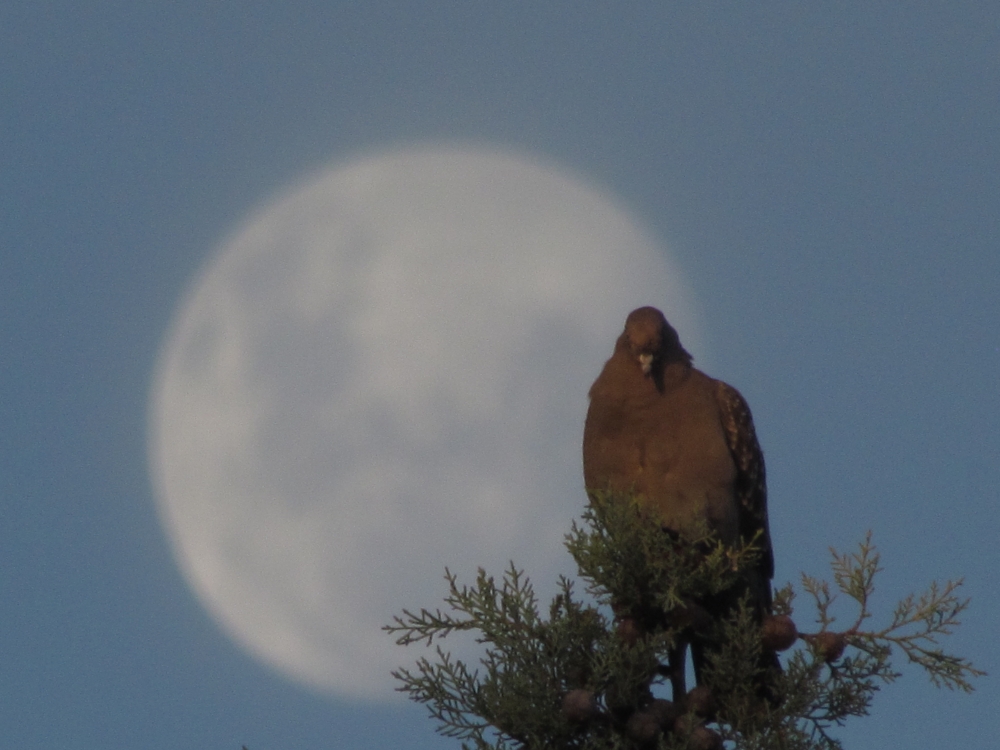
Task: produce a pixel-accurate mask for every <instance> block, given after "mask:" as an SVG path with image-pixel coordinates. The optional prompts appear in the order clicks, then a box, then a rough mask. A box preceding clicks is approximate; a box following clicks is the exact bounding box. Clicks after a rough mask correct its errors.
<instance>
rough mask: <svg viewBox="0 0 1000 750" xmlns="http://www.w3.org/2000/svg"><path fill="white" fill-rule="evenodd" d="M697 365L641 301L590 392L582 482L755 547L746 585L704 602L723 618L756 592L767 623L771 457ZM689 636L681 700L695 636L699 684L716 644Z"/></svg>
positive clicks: (740, 404) (680, 655)
mask: <svg viewBox="0 0 1000 750" xmlns="http://www.w3.org/2000/svg"><path fill="white" fill-rule="evenodd" d="M692 362H693V357H692V356H691V354H689V353H688V352H687V350H685V349H684V347H683V346H682V345H681V342H680V338H679V336H678V334H677V331H676V330H675V329H674V328H673V326H671V325H670V323H668V322H667V319H666V318H665V317H664V315H663V313H662V312H660V310H658V309H656V308H655V307H640V308H638V309H636V310H633V311H632V312H631V313H629V315H628V317H627V318H626V320H625V330H624V331H623V332H622V334H621V335H620V336H619V337H618V339H617V341H616V342H615V347H614V352H613V353H612V355H611V358H610V359H609V360H608V361H607V362H606V363H605V365H604V368H603V369H602V371H601V373H600V375H598V377H597V380H596V381H594V384H593V386H592V387H591V389H590V393H589V396H590V405H589V408H588V410H587V417H586V422H585V425H584V432H583V473H584V484H585V487H586V489H587V491H588V493H593V492H610V493H612V496H614V495H616V494H618V495H620V494H628V495H632V496H634V497H635V498H636V500H637V502H638V504H639V507H640V508H642V509H643V510H644V511H647V512H648V513H649V515H651V516H653V517H655V518H656V520H657V521H658V522H659V523H660V524H661V526H662V527H663V528H664V529H665V530H668V531H670V532H681V531H683V530H684V529H685V528H686V527H689V526H690V524H692V523H698V524H703V525H705V526H707V528H708V529H709V530H710V531H712V532H714V534H715V535H716V537H717V538H718V540H719V541H721V542H722V543H723V544H725V545H728V546H730V547H733V546H736V545H738V544H739V543H740V542H741V541H742V542H745V543H748V544H749V543H753V544H754V545H755V546H756V547H757V548H758V550H759V556H758V557H757V559H756V563H755V564H753V565H752V566H746V569H744V570H742V571H741V577H742V579H741V585H740V586H739V587H738V590H737V591H735V592H733V595H730V596H728V597H722V598H721V599H719V600H716V601H714V602H702V603H701V604H703V605H704V607H703V609H702V611H703V612H704V611H705V610H708V614H710V615H711V616H712V617H714V618H718V617H721V616H725V615H726V614H728V611H731V610H732V608H733V607H734V606H735V602H736V601H737V600H738V598H739V595H742V594H743V593H744V592H749V596H750V602H751V605H752V606H753V609H754V612H755V615H756V617H757V619H758V621H761V620H762V618H763V617H765V616H766V615H767V614H769V613H770V610H771V604H772V601H771V596H772V595H771V579H772V578H773V577H774V554H773V550H772V547H771V535H770V530H769V527H768V518H767V483H766V477H765V468H764V456H763V453H762V451H761V448H760V444H759V442H758V440H757V435H756V431H755V429H754V424H753V417H752V415H751V413H750V407H749V406H748V405H747V402H746V400H745V399H744V398H743V396H742V395H741V394H740V392H739V391H737V390H736V389H735V388H733V387H732V386H731V385H728V384H727V383H724V382H722V381H721V380H716V379H714V378H712V377H710V376H708V375H706V374H705V373H703V372H702V371H700V370H698V369H696V368H695V367H694V366H693V365H692ZM720 610H721V611H720ZM681 638H682V640H681V641H680V642H679V643H677V644H676V645H675V647H674V649H673V650H672V651H671V652H670V653H669V662H670V663H669V665H668V673H669V674H670V680H671V683H672V688H673V692H674V699H675V701H676V700H679V699H680V698H681V697H683V696H684V695H685V676H684V670H685V667H684V661H685V652H686V647H687V644H688V642H690V644H691V649H692V659H693V661H694V666H695V677H696V680H697V681H698V684H699V685H700V684H701V683H702V681H703V680H702V671H703V666H704V661H705V658H704V656H705V649H706V648H710V644H708V643H706V642H705V641H703V640H700V639H699V637H698V635H697V633H690V632H689V633H687V634H686V635H682V636H681ZM762 661H763V662H764V663H765V665H766V666H769V667H774V668H780V667H779V666H778V662H777V657H776V656H775V655H774V654H773V652H772V653H769V654H768V653H765V654H763V655H762Z"/></svg>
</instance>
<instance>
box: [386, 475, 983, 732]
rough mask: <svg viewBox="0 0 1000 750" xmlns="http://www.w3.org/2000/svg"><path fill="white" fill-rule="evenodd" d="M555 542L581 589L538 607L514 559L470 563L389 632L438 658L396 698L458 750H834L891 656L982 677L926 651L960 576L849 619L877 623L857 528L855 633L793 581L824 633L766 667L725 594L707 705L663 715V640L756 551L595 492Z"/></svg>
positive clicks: (672, 639)
mask: <svg viewBox="0 0 1000 750" xmlns="http://www.w3.org/2000/svg"><path fill="white" fill-rule="evenodd" d="M566 546H567V548H568V549H569V551H570V553H571V554H572V555H573V558H574V559H575V561H576V563H577V565H578V568H579V571H580V577H581V578H582V580H583V581H584V582H585V586H586V592H585V593H586V595H587V596H586V597H584V598H581V597H580V596H579V595H578V594H577V593H576V591H575V590H574V584H573V582H571V581H569V580H567V579H560V581H559V592H558V594H557V595H556V596H555V597H554V598H553V600H552V602H551V604H550V606H549V607H548V613H547V617H543V616H542V614H541V611H540V608H539V602H538V599H537V597H536V596H535V593H534V590H533V588H532V586H531V583H530V581H529V580H528V578H527V577H526V576H525V575H524V574H523V573H522V572H521V571H519V570H518V569H517V568H516V567H515V566H514V564H513V563H511V565H510V567H509V568H508V569H507V570H506V571H505V572H504V574H503V577H502V579H501V580H500V581H499V582H497V581H496V580H495V579H494V578H493V577H491V576H489V575H487V574H486V572H485V571H483V570H480V571H479V573H478V575H477V577H476V581H475V584H474V585H473V586H465V585H460V584H459V583H458V580H457V577H456V576H455V575H454V574H452V573H451V572H450V571H446V575H445V578H446V580H447V582H448V589H449V592H448V595H447V596H446V597H445V600H444V601H445V604H446V605H447V609H446V610H445V611H442V610H440V609H436V610H434V611H430V610H426V609H422V610H421V611H420V612H419V613H413V612H410V611H408V610H404V611H403V613H402V615H401V616H397V617H395V618H394V623H393V624H392V625H389V626H387V627H386V628H385V629H386V630H387V631H389V632H391V633H394V634H395V635H396V636H397V642H398V643H400V644H403V645H405V644H410V643H425V644H427V645H428V646H431V645H436V659H430V658H426V657H424V658H421V659H419V660H418V661H417V663H416V666H415V668H414V669H412V670H411V669H399V670H397V671H396V672H394V673H393V674H394V676H395V677H396V678H397V679H398V680H400V682H401V687H400V688H399V689H400V690H402V691H404V692H406V693H407V694H408V695H409V696H410V698H411V699H413V700H415V701H418V702H420V703H423V704H425V705H426V706H427V708H428V710H429V712H430V715H431V717H432V718H433V719H434V720H435V721H436V722H437V725H438V731H440V732H441V733H442V734H445V735H447V736H450V737H455V738H457V739H459V740H460V741H461V743H462V747H463V748H475V749H476V750H485V749H486V748H493V749H494V750H508V749H510V750H512V749H513V748H532V749H534V748H552V749H553V750H556V749H559V750H562V749H563V748H565V749H567V750H570V749H577V748H579V749H580V750H598V749H600V750H626V748H628V749H643V750H644V749H645V748H659V749H660V750H680V749H681V748H691V747H706V748H707V747H711V746H712V744H711V742H712V739H713V737H714V740H715V741H716V742H719V743H720V744H718V745H717V746H718V747H722V744H721V740H724V741H725V746H726V747H729V748H746V749H748V750H786V749H787V750H836V749H838V748H840V744H839V742H838V741H837V740H836V739H835V738H834V737H833V736H832V735H831V734H830V730H831V729H832V728H834V727H836V726H838V725H842V724H843V723H844V721H845V720H846V719H847V718H848V717H850V716H863V715H865V714H867V713H868V710H869V707H870V705H871V701H872V698H873V696H874V694H875V692H877V691H878V689H879V688H880V686H881V685H882V684H885V683H889V682H892V681H893V680H895V679H896V678H897V677H898V676H899V675H898V673H896V672H895V671H894V670H893V668H892V666H891V665H890V661H889V658H890V656H891V655H892V653H893V649H894V648H899V649H900V650H902V652H903V653H904V654H905V655H906V656H907V657H908V659H909V661H910V662H912V663H915V664H917V665H919V666H921V667H923V668H924V669H925V671H927V673H928V674H929V676H930V678H931V680H932V682H933V683H934V684H935V685H943V686H946V687H949V688H959V689H961V690H966V691H968V690H971V689H972V686H971V684H970V682H969V680H970V678H972V677H975V676H978V675H981V674H983V673H982V672H980V671H978V670H976V669H975V668H973V666H972V665H971V663H970V662H969V661H967V660H965V659H962V658H959V657H955V656H951V655H948V654H946V653H944V652H943V651H942V650H941V649H940V648H939V647H938V645H937V644H938V639H939V638H940V637H942V636H945V635H949V634H950V633H952V632H953V630H954V628H955V627H956V626H957V625H958V624H959V622H958V620H957V616H958V615H959V614H960V613H961V612H962V611H964V609H965V608H966V607H967V606H968V600H960V599H958V598H957V596H956V593H955V592H956V590H957V589H958V587H959V586H960V585H961V582H960V581H958V582H949V583H947V584H945V585H944V586H938V585H937V584H933V585H932V586H931V587H930V588H929V590H928V591H927V592H926V593H924V594H923V595H921V596H919V597H915V596H910V597H908V598H906V599H904V600H903V601H902V602H900V603H899V605H898V606H897V607H896V609H895V612H894V614H893V617H892V619H891V620H890V622H889V624H888V625H887V626H886V627H885V628H883V629H881V630H863V629H862V626H863V625H864V624H865V623H866V622H868V621H869V620H870V619H871V618H872V617H873V614H872V612H871V611H870V601H871V597H872V594H873V591H874V578H875V575H876V574H877V573H878V572H879V570H880V568H879V567H878V563H879V558H878V554H877V553H876V551H875V549H874V547H873V546H872V544H871V537H870V535H869V537H868V538H866V540H865V541H864V542H863V543H862V544H861V545H860V549H859V551H858V552H857V553H853V554H850V555H840V554H838V553H836V552H834V553H833V563H832V567H833V581H834V584H835V586H836V589H837V591H839V592H841V593H843V594H845V595H846V596H847V597H849V598H850V599H851V600H853V601H854V602H856V604H857V606H858V608H859V614H858V616H857V618H856V620H855V622H854V624H853V625H852V626H851V627H850V628H848V629H847V630H845V631H839V632H838V631H834V630H833V629H832V625H833V623H834V622H835V617H834V616H833V615H832V613H831V606H832V604H833V602H834V600H835V598H836V594H835V593H832V591H831V587H830V585H829V584H828V583H827V582H826V581H821V580H818V579H815V578H811V577H809V576H805V575H803V579H802V586H803V588H804V589H805V591H806V592H807V593H808V594H810V595H811V597H812V599H813V601H814V603H815V606H816V611H817V615H816V621H817V622H818V623H819V625H820V631H819V632H817V633H814V634H800V635H799V640H798V644H797V647H796V648H795V649H794V650H793V651H791V652H790V653H789V655H788V657H787V658H786V659H785V660H784V665H783V671H781V672H780V673H776V672H774V671H773V670H771V671H768V670H767V669H766V667H762V666H761V665H762V664H766V663H767V660H766V659H764V660H762V659H761V655H762V650H763V646H762V641H761V626H760V623H759V618H758V617H757V616H755V613H754V612H753V611H752V607H751V606H749V602H748V601H747V599H746V598H744V599H738V598H737V599H736V600H735V606H733V607H732V608H731V610H730V613H729V615H728V616H727V617H722V618H715V620H714V621H712V622H710V623H708V630H709V632H711V637H712V641H713V643H715V644H716V646H717V647H716V648H714V649H713V650H712V651H711V652H710V653H709V654H708V657H707V662H708V663H707V665H706V670H705V675H704V682H705V683H706V684H707V685H710V686H711V692H710V694H711V697H712V702H713V703H714V706H715V708H714V711H701V710H699V708H698V706H697V705H696V702H695V701H694V700H690V701H687V703H686V705H684V706H675V707H673V708H672V709H671V706H670V704H669V703H668V702H667V701H664V700H662V699H660V700H654V696H655V695H657V694H659V693H661V692H662V691H663V687H662V686H663V685H664V677H663V675H664V673H665V671H666V670H665V669H664V667H663V665H664V664H665V662H666V661H667V655H668V652H669V650H670V649H671V648H672V647H674V646H675V645H677V644H678V643H680V642H681V640H683V639H686V638H687V637H689V634H690V632H691V628H692V627H693V624H692V623H693V619H694V620H697V615H693V614H692V613H693V612H695V613H696V612H697V611H698V610H699V607H698V604H697V603H698V602H699V601H705V600H706V599H707V598H711V597H713V596H715V595H718V594H720V593H724V592H727V591H732V590H733V589H734V586H736V585H737V583H738V581H739V580H740V570H741V569H742V568H743V567H744V566H747V565H752V564H753V562H754V561H755V560H756V556H757V554H758V551H757V549H756V548H755V547H754V546H753V545H748V546H745V547H741V548H738V549H729V548H726V547H725V546H724V545H722V544H720V543H718V542H717V541H716V540H715V539H713V538H712V536H711V534H709V533H708V532H707V530H705V529H703V528H692V529H686V530H685V531H684V532H683V533H680V534H678V533H673V532H666V531H664V530H663V529H661V528H660V527H659V525H658V524H656V523H652V522H650V519H648V518H646V517H645V516H644V515H643V513H642V511H641V509H640V508H639V507H638V506H637V505H636V504H635V503H634V502H632V501H631V499H628V498H621V497H618V498H614V497H609V496H601V495H595V496H593V497H592V498H591V503H590V505H589V507H588V508H587V509H586V511H585V512H584V515H583V518H582V524H581V525H578V524H576V523H574V524H573V527H572V530H571V532H570V533H569V534H568V535H567V538H566ZM793 599H794V592H793V590H792V587H791V585H788V586H786V587H784V588H783V589H781V590H779V591H778V592H776V594H775V602H774V612H775V614H776V615H791V614H792V602H793ZM616 613H617V617H616ZM702 615H704V612H703V611H702ZM627 621H629V622H627ZM702 624H703V625H704V623H702ZM626 626H628V627H626ZM455 631H471V632H473V633H475V634H476V640H477V642H478V643H480V644H481V645H482V646H483V648H484V653H483V656H482V658H481V660H480V664H479V665H478V667H476V668H470V666H468V665H467V664H465V663H464V662H462V661H461V660H459V659H456V658H453V657H452V656H451V655H450V654H449V653H448V652H447V651H445V650H444V649H443V648H442V647H441V645H440V643H436V640H439V639H441V638H444V637H446V636H448V635H449V634H450V633H452V632H455ZM845 648H846V650H845ZM838 652H839V653H838ZM763 684H766V685H768V686H769V689H770V691H771V692H770V693H769V694H768V695H769V696H770V698H769V699H765V698H763V697H762V690H761V686H762V685H763ZM774 696H778V697H777V698H775V697H774ZM685 710H687V713H686V714H684V711H685ZM664 712H666V713H664ZM706 714H708V715H706ZM678 716H679V717H680V718H678ZM709 728H710V729H711V730H712V731H711V732H709V731H708V729H709ZM713 733H714V735H713ZM716 735H717V736H716ZM720 738H721V739H720Z"/></svg>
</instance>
